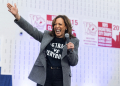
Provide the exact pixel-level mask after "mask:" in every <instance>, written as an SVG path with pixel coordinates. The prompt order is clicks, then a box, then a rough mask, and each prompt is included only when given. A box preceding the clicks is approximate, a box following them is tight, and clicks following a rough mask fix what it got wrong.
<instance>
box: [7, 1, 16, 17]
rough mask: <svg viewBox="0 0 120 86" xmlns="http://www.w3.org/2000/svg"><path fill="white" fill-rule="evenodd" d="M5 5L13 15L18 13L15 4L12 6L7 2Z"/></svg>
mask: <svg viewBox="0 0 120 86" xmlns="http://www.w3.org/2000/svg"><path fill="white" fill-rule="evenodd" d="M7 7H8V8H9V10H8V11H9V12H11V13H12V14H13V15H14V16H16V15H17V14H18V8H17V6H16V4H14V6H12V5H11V4H10V3H8V4H7Z"/></svg>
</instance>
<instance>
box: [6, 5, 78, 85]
mask: <svg viewBox="0 0 120 86" xmlns="http://www.w3.org/2000/svg"><path fill="white" fill-rule="evenodd" d="M7 7H8V8H9V11H10V12H11V13H12V14H13V15H14V17H15V18H16V19H15V20H14V22H15V23H16V24H17V25H18V26H20V27H21V28H22V29H23V30H25V31H26V32H27V33H28V34H30V35H31V36H32V37H34V38H35V39H36V40H37V41H39V42H40V43H41V46H40V47H41V48H40V54H39V56H38V58H37V60H36V62H35V65H34V66H33V68H32V70H31V73H30V75H29V79H31V80H32V81H34V82H36V83H37V86H70V84H71V70H70V66H75V65H77V63H78V47H79V40H78V39H77V38H76V37H74V36H73V35H72V26H71V23H70V20H69V18H68V17H67V16H65V15H58V16H57V17H55V19H54V20H53V22H52V31H46V30H45V31H44V32H41V31H39V30H38V29H37V28H35V27H33V26H32V25H31V24H29V23H28V22H27V21H26V20H25V19H23V18H22V16H20V15H19V14H18V9H17V6H16V4H15V6H12V5H11V4H9V3H8V4H7ZM65 33H68V34H69V36H70V42H69V43H67V41H66V39H65ZM74 45H75V46H74ZM69 49H72V52H71V53H69V52H68V50H69Z"/></svg>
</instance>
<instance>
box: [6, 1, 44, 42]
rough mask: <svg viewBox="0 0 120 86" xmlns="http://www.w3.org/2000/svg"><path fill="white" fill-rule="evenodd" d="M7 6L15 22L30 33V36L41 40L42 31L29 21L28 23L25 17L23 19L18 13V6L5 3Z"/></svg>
mask: <svg viewBox="0 0 120 86" xmlns="http://www.w3.org/2000/svg"><path fill="white" fill-rule="evenodd" d="M7 7H8V8H9V10H8V11H9V12H10V13H12V14H13V15H14V17H15V18H16V19H15V23H16V24H17V25H18V26H20V27H21V28H22V29H24V30H25V31H26V32H27V33H28V34H30V35H31V36H32V37H34V38H35V39H36V40H38V41H40V42H41V40H42V37H43V33H42V32H41V31H38V30H37V28H35V27H33V26H32V25H31V24H30V23H28V22H27V21H26V20H25V19H23V18H22V17H21V16H20V15H19V13H18V8H17V6H16V4H14V6H12V5H11V4H10V3H8V4H7Z"/></svg>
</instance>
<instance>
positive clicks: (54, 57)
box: [45, 37, 65, 67]
mask: <svg viewBox="0 0 120 86" xmlns="http://www.w3.org/2000/svg"><path fill="white" fill-rule="evenodd" d="M64 45H65V40H64V39H63V38H57V37H54V38H53V40H52V41H51V42H50V43H49V44H48V45H47V46H46V49H45V50H46V58H47V65H49V66H53V67H61V57H62V50H63V47H64Z"/></svg>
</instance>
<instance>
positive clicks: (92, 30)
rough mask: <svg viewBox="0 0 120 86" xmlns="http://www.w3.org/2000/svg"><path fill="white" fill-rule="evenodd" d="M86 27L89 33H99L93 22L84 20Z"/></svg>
mask: <svg viewBox="0 0 120 86" xmlns="http://www.w3.org/2000/svg"><path fill="white" fill-rule="evenodd" d="M84 27H85V33H86V34H87V35H92V36H95V35H96V34H97V30H98V28H97V26H96V25H95V24H93V23H92V22H84Z"/></svg>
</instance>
